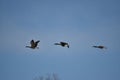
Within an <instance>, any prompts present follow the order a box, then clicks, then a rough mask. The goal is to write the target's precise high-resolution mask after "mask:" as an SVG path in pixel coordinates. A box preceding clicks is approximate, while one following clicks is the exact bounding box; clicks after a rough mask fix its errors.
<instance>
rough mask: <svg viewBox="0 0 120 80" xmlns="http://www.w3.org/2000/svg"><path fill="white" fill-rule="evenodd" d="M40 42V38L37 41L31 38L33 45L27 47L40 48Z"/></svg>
mask: <svg viewBox="0 0 120 80" xmlns="http://www.w3.org/2000/svg"><path fill="white" fill-rule="evenodd" d="M39 42H40V41H39V40H38V41H36V42H35V41H34V40H31V41H30V44H31V46H26V47H27V48H32V49H35V48H38V47H37V45H38V43H39Z"/></svg>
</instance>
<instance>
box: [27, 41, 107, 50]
mask: <svg viewBox="0 0 120 80" xmlns="http://www.w3.org/2000/svg"><path fill="white" fill-rule="evenodd" d="M39 42H40V40H38V41H34V40H31V41H30V46H26V47H27V48H31V49H36V48H39V47H37V46H38V43H39ZM54 45H60V46H62V47H68V48H69V44H68V43H67V42H59V43H54ZM92 47H94V48H99V49H107V48H106V47H105V46H101V45H99V46H92Z"/></svg>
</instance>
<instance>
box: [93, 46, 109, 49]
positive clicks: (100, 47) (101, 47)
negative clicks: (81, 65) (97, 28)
mask: <svg viewBox="0 0 120 80" xmlns="http://www.w3.org/2000/svg"><path fill="white" fill-rule="evenodd" d="M93 47H94V48H99V49H107V48H106V47H105V46H93Z"/></svg>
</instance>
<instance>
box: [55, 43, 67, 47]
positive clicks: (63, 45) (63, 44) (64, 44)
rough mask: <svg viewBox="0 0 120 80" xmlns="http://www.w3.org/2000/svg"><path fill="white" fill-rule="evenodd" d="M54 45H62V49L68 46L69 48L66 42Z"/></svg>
mask: <svg viewBox="0 0 120 80" xmlns="http://www.w3.org/2000/svg"><path fill="white" fill-rule="evenodd" d="M54 45H61V46H62V47H65V46H67V47H68V48H69V44H68V43H66V42H60V43H55V44H54Z"/></svg>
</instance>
